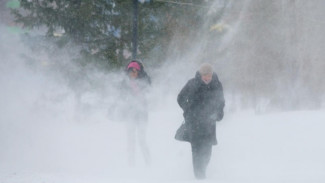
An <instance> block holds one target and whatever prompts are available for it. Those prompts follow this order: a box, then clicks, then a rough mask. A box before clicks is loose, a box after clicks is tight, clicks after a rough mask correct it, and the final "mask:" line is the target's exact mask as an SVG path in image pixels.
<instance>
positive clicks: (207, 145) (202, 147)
mask: <svg viewBox="0 0 325 183" xmlns="http://www.w3.org/2000/svg"><path fill="white" fill-rule="evenodd" d="M191 147H192V161H193V170H194V175H195V177H196V178H197V179H204V178H205V171H206V168H207V166H208V164H209V162H210V158H211V152H212V144H211V142H209V141H207V140H198V141H194V142H191Z"/></svg>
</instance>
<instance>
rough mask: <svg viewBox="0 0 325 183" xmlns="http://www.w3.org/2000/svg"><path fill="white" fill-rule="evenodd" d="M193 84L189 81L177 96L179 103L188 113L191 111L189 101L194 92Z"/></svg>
mask: <svg viewBox="0 0 325 183" xmlns="http://www.w3.org/2000/svg"><path fill="white" fill-rule="evenodd" d="M191 83H192V82H191V80H190V81H188V82H187V83H186V85H185V86H184V87H183V89H182V90H181V91H180V93H179V94H178V96H177V102H178V104H179V106H180V107H181V108H182V109H183V111H184V112H185V111H187V109H189V107H190V100H189V99H190V94H191V92H192V91H191V90H192V87H191Z"/></svg>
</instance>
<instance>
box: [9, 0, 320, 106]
mask: <svg viewBox="0 0 325 183" xmlns="http://www.w3.org/2000/svg"><path fill="white" fill-rule="evenodd" d="M324 5H325V4H324V2H323V1H321V0H314V1H308V2H306V1H302V0H291V1H289V0H281V1H266V0H264V1H260V0H245V1H234V0H205V1H195V0H174V1H158V0H156V1H155V0H151V1H149V0H147V1H139V17H138V18H139V30H138V31H139V37H138V40H139V47H138V57H139V58H140V59H141V60H143V62H144V63H145V65H146V66H148V67H149V68H150V69H152V70H159V69H164V70H166V69H167V70H169V68H170V67H173V66H175V67H179V65H180V64H181V63H186V64H188V65H189V66H191V67H188V69H191V70H195V67H194V66H193V65H198V64H199V63H201V62H204V61H207V62H212V63H214V65H215V68H216V71H217V72H218V74H219V77H220V79H221V81H222V82H223V84H224V88H225V93H226V97H227V99H228V100H227V101H228V104H227V105H228V107H229V108H230V109H238V108H251V107H253V108H256V110H258V111H265V110H273V109H279V110H291V109H317V108H320V107H322V106H323V103H324V102H323V101H324V94H323V93H324V90H325V81H324V80H325V79H324V77H322V76H323V75H324V72H323V71H324V69H325V63H324V61H323V60H324V57H325V55H324V53H323V52H322V49H323V48H324V43H325V36H323V33H322V32H323V29H324V28H325V21H324V19H323V18H322V17H324V12H325V11H324V7H325V6H324ZM13 13H14V15H15V16H16V18H15V19H16V20H17V23H18V24H17V25H24V27H29V28H33V30H35V28H37V30H41V31H40V32H38V33H35V32H34V31H29V33H28V34H27V35H25V36H24V38H23V40H25V44H26V45H29V46H30V47H31V48H32V50H33V51H34V52H37V53H40V50H42V52H41V53H44V54H45V55H49V56H48V57H46V59H45V60H44V57H43V56H42V58H41V59H40V58H37V57H38V56H39V55H38V54H35V55H36V56H35V55H34V56H31V55H25V58H26V59H27V60H28V61H29V63H30V64H36V65H38V64H39V63H43V65H44V63H46V64H45V65H47V66H46V67H54V68H56V67H58V68H63V71H64V73H65V74H66V75H68V76H69V78H74V79H71V80H70V82H69V83H70V85H72V86H76V85H77V86H79V84H76V83H78V82H81V83H83V82H85V80H87V78H85V77H82V76H85V75H84V73H85V72H89V69H91V68H93V67H96V68H101V71H104V72H107V71H110V70H112V69H116V68H121V67H123V65H125V63H126V62H127V61H129V60H130V58H131V49H132V42H131V41H132V1H117V0H116V1H81V0H80V1H78V0H77V1H65V0H61V1H56V0H54V1H50V0H43V1H27V0H22V1H20V8H18V9H14V10H13ZM72 48H73V49H72ZM61 53H64V54H68V55H70V57H69V58H71V59H70V61H68V62H73V64H75V63H77V65H79V66H78V67H76V68H78V69H76V68H74V69H71V68H69V67H66V65H67V64H66V62H67V61H65V62H64V64H61V63H62V59H60V57H59V56H58V55H60V54H61ZM62 55H63V54H62ZM62 57H64V56H62ZM93 63H94V65H95V66H93ZM90 65H91V66H90ZM192 66H193V67H192ZM150 69H149V70H150ZM60 70H61V72H63V71H62V69H60ZM96 72H98V70H96ZM167 72H168V71H167ZM159 74H162V75H164V74H165V75H167V74H168V73H166V72H165V73H164V72H162V73H159ZM79 76H81V77H79Z"/></svg>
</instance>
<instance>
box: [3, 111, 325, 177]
mask: <svg viewBox="0 0 325 183" xmlns="http://www.w3.org/2000/svg"><path fill="white" fill-rule="evenodd" d="M172 110H174V111H172ZM92 119H96V118H92ZM101 119H104V118H98V120H97V121H94V123H91V124H90V123H78V124H77V123H59V124H53V123H40V122H35V123H33V125H35V126H36V127H33V128H26V127H20V126H17V124H18V123H15V122H14V123H2V124H1V125H2V127H4V128H2V129H1V134H2V135H1V138H5V139H2V140H1V141H0V142H1V147H2V151H1V162H2V163H1V165H0V182H1V183H15V182H17V183H30V182H33V183H45V182H51V183H73V182H78V183H83V182H85V183H86V182H87V183H89V182H92V183H97V182H98V183H101V182H112V183H128V182H158V183H165V182H180V183H181V182H197V181H196V180H194V179H193V174H192V168H191V155H190V147H189V144H187V143H181V142H177V141H175V140H174V139H173V135H174V132H175V129H176V128H177V127H178V125H179V123H178V122H175V119H177V120H178V119H179V120H181V116H180V115H179V111H177V112H175V109H170V111H168V110H167V111H166V110H165V111H164V112H152V113H151V115H150V119H151V123H150V125H149V128H150V129H151V130H150V131H149V132H148V143H149V145H150V148H151V154H152V164H151V166H150V167H145V166H144V165H143V160H142V157H141V156H140V154H139V153H138V154H137V160H138V161H137V165H136V166H135V167H129V166H127V163H126V159H125V157H126V153H125V152H126V148H127V147H126V146H125V129H124V126H123V125H121V124H119V123H114V122H107V121H106V122H105V121H103V120H101ZM324 121H325V115H324V111H310V112H308V111H306V112H304V111H299V112H288V113H276V114H266V115H254V114H253V113H251V112H249V111H248V112H241V113H236V114H229V115H228V116H226V117H225V119H224V120H223V121H222V122H221V123H219V124H218V127H217V128H218V129H217V132H218V140H219V145H218V146H216V147H214V149H213V155H212V160H211V162H210V165H209V168H208V172H207V176H208V179H207V180H205V181H203V182H221V183H223V182H225V183H232V182H234V183H235V182H258V183H262V182H263V183H264V182H265V183H268V182H270V183H271V182H272V183H273V182H277V183H278V182H295V183H299V182H301V183H302V182H319V183H321V182H324V181H325V173H324V172H325V157H324V156H323V154H325V146H324V143H323V142H322V141H323V139H324V137H325V135H324V132H323V131H324V127H325V124H324Z"/></svg>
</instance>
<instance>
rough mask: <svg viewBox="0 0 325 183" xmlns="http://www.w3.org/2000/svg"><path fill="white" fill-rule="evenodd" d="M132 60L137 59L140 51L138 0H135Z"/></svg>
mask: <svg viewBox="0 0 325 183" xmlns="http://www.w3.org/2000/svg"><path fill="white" fill-rule="evenodd" d="M132 46H133V50H132V59H136V58H137V50H138V0H133V38H132Z"/></svg>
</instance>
